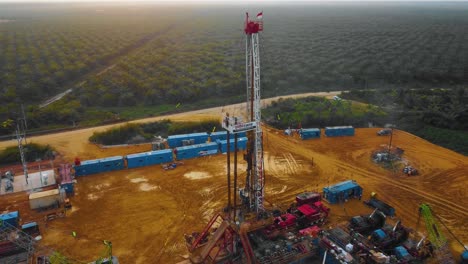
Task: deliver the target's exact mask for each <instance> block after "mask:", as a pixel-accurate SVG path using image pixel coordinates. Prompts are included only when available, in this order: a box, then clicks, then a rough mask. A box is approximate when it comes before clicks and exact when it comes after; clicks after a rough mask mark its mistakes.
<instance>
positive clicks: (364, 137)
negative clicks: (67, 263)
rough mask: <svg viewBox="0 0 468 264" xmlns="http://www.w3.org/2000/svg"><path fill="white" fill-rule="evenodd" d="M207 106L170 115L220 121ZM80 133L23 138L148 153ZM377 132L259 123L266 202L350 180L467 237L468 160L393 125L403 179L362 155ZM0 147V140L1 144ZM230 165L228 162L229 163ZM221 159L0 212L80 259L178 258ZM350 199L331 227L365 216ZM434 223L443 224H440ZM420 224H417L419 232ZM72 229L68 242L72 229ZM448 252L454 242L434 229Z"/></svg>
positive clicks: (118, 179) (216, 189)
mask: <svg viewBox="0 0 468 264" xmlns="http://www.w3.org/2000/svg"><path fill="white" fill-rule="evenodd" d="M222 111H230V112H231V113H232V111H234V109H232V108H229V107H224V108H217V109H216V110H212V109H209V110H206V111H197V112H195V113H187V114H177V115H174V116H172V117H171V118H172V119H174V120H200V119H206V118H219V114H220V112H222ZM103 129H105V127H99V128H96V129H84V130H78V131H71V132H65V133H60V134H54V135H47V136H39V137H36V138H32V140H33V141H34V142H37V143H48V144H51V145H52V146H53V147H55V148H56V149H57V150H58V151H59V152H60V153H61V154H63V155H64V157H65V159H66V160H69V161H70V162H71V161H73V159H74V157H75V156H78V157H80V158H81V159H82V160H85V159H91V158H97V157H106V156H112V155H125V154H129V153H136V152H141V151H147V150H149V148H150V147H149V146H148V145H142V146H137V147H122V148H112V149H100V148H98V147H97V146H95V145H92V144H89V143H88V141H87V138H88V137H89V136H90V135H91V134H92V132H93V130H103ZM377 130H378V129H376V128H369V129H357V130H356V135H355V136H354V137H337V138H327V137H325V136H324V135H322V138H320V139H312V140H307V141H302V140H301V139H299V138H298V137H297V136H294V137H289V136H285V135H283V133H282V132H281V131H277V130H275V129H272V128H269V127H266V126H264V131H265V135H264V148H265V169H266V181H267V182H266V185H267V187H266V201H267V203H269V204H270V203H271V204H275V205H276V206H279V207H282V208H286V207H287V206H288V205H289V204H290V203H291V202H292V201H293V200H294V197H295V194H297V193H299V192H302V191H304V190H321V189H322V188H323V187H324V186H327V185H328V184H333V183H336V182H339V181H342V180H347V179H354V180H356V181H357V182H358V183H359V184H360V185H361V186H362V187H363V188H364V195H363V198H367V197H368V196H369V194H370V193H371V192H373V191H374V192H377V193H378V196H379V197H380V198H381V199H382V200H385V201H387V202H388V203H390V204H391V205H393V206H394V207H395V209H396V214H397V217H398V218H400V219H402V223H403V224H404V225H406V226H409V227H413V228H415V229H416V227H417V220H418V205H419V204H420V203H422V202H425V203H428V204H430V205H431V206H432V208H433V210H434V211H435V212H436V213H437V214H438V215H439V216H440V218H441V219H443V221H444V222H445V223H446V225H447V226H448V227H449V228H450V229H451V231H452V232H453V233H454V234H455V235H456V236H457V237H458V238H459V239H460V240H461V241H463V242H465V243H468V242H467V241H468V227H467V226H466V223H468V211H467V210H466V208H467V206H468V202H467V200H468V199H467V198H468V191H467V188H466V187H465V186H466V184H467V182H468V178H467V175H468V158H467V157H465V156H463V155H460V154H457V153H455V152H453V151H450V150H447V149H444V148H442V147H438V146H436V145H433V144H431V143H429V142H427V141H425V140H422V139H420V138H418V137H416V136H414V135H411V134H409V133H406V132H404V131H396V132H395V134H394V140H393V143H394V145H396V146H398V147H401V148H403V149H404V150H405V153H404V156H403V157H404V158H405V159H406V160H408V161H409V162H410V164H411V165H412V166H414V167H416V168H418V169H419V171H420V174H421V175H419V176H414V177H407V176H403V175H402V174H401V173H399V171H395V172H394V171H391V170H386V169H383V168H382V167H380V166H378V165H376V164H375V163H373V162H372V161H371V159H370V155H371V152H372V151H373V150H374V149H376V148H378V147H379V146H380V145H382V144H386V143H387V142H388V139H389V138H388V137H379V136H376V131H377ZM5 145H8V144H7V143H0V148H2V147H4V146H5ZM241 154H242V153H239V161H240V163H241V164H240V165H239V181H240V183H239V186H241V187H242V186H243V182H244V178H245V172H244V170H245V163H244V162H243V160H242V157H241ZM231 161H232V159H231ZM225 175H226V155H222V154H218V155H215V156H208V157H203V158H197V159H192V160H186V161H184V164H183V165H181V166H179V167H177V168H176V169H174V170H168V171H165V170H163V169H162V167H161V166H152V167H144V168H138V169H131V170H123V171H118V172H112V173H102V174H98V175H92V176H85V177H80V178H78V183H77V184H76V185H75V189H76V195H75V196H74V197H73V198H72V199H71V202H72V204H73V210H72V211H71V212H68V214H67V216H66V217H65V218H59V219H56V220H54V221H52V222H49V224H48V225H47V227H46V226H45V225H44V224H43V221H41V219H42V216H43V215H41V214H38V213H35V212H31V211H30V210H29V209H28V201H27V194H15V195H9V196H4V197H0V210H18V209H19V210H20V213H21V216H22V220H23V221H29V220H37V221H39V223H40V224H41V230H42V232H43V237H44V238H43V241H42V242H41V244H42V245H45V246H48V247H50V248H54V249H56V250H58V251H60V252H61V253H62V254H63V255H66V256H70V257H72V258H73V259H76V260H80V261H84V262H86V261H91V260H93V259H96V258H97V257H99V255H100V254H101V253H102V252H103V251H104V246H103V244H102V240H104V239H106V240H110V241H112V244H113V253H114V255H117V256H118V257H119V260H120V261H121V263H176V262H178V261H181V260H183V259H184V255H186V254H187V251H186V248H185V246H184V239H183V234H184V233H191V232H192V231H198V230H201V229H203V227H204V225H205V224H206V223H207V221H208V220H209V218H210V217H211V216H212V215H213V214H214V213H215V212H217V211H218V210H220V209H222V208H223V206H225V205H226V202H227V197H226V192H227V191H226V186H227V183H226V176H225ZM370 211H371V210H370V209H369V208H366V207H364V206H363V205H362V203H361V202H359V201H357V200H356V201H350V202H348V203H347V204H345V206H344V207H342V206H332V212H331V214H332V215H331V217H330V221H329V222H330V224H333V223H336V222H338V221H343V220H346V219H349V216H352V215H356V214H366V213H370ZM441 228H442V227H441ZM424 229H425V226H424V222H423V221H422V220H421V223H420V224H419V226H418V230H419V231H424ZM72 231H75V232H76V233H77V237H76V238H74V237H72V235H71V232H72ZM443 232H444V234H445V235H446V236H447V238H448V239H449V241H450V245H451V248H452V250H453V251H454V252H458V253H459V252H461V250H462V249H461V246H460V245H458V244H457V243H456V242H455V240H454V239H453V238H452V237H451V236H450V235H449V234H448V232H447V231H446V230H444V229H443Z"/></svg>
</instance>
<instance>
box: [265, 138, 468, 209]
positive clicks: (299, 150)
mask: <svg viewBox="0 0 468 264" xmlns="http://www.w3.org/2000/svg"><path fill="white" fill-rule="evenodd" d="M267 133H270V135H269V136H271V137H280V136H278V135H277V134H275V133H271V132H267ZM275 142H277V144H278V145H282V147H283V148H284V149H288V150H289V151H290V152H293V153H295V154H297V155H300V156H304V157H308V156H313V157H314V159H317V160H325V159H328V160H329V161H330V160H332V164H333V165H334V166H336V167H337V168H340V169H346V170H352V171H355V172H357V173H359V174H360V175H361V176H365V177H368V178H371V179H377V180H379V181H382V182H385V183H387V184H390V185H392V186H394V187H398V188H400V189H402V190H405V191H407V192H410V193H413V194H416V195H418V196H421V197H423V198H424V199H426V200H427V201H430V202H431V203H433V204H434V205H437V206H438V207H440V208H444V209H445V210H448V209H450V210H453V212H456V213H458V214H459V215H461V216H465V217H467V216H468V212H467V211H466V210H465V208H464V207H463V206H460V205H458V204H456V203H454V202H452V201H449V200H447V199H444V198H442V197H440V196H438V195H434V194H430V193H428V192H424V191H421V190H418V189H415V188H413V187H409V186H407V185H405V184H403V183H399V182H397V181H396V180H393V179H390V178H388V177H384V176H379V175H378V174H376V173H372V172H369V171H368V170H364V169H361V168H359V167H357V166H353V165H350V164H348V163H346V162H342V161H340V160H337V159H334V158H332V157H330V156H325V155H323V154H320V153H317V152H315V151H313V150H310V149H307V148H306V147H305V146H303V145H302V146H296V147H294V148H291V145H288V144H287V143H288V142H291V139H290V138H287V140H284V139H283V140H281V139H278V140H275ZM298 145H299V144H298ZM304 154H306V155H304ZM307 154H309V155H307Z"/></svg>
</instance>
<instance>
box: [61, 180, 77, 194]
mask: <svg viewBox="0 0 468 264" xmlns="http://www.w3.org/2000/svg"><path fill="white" fill-rule="evenodd" d="M60 186H61V187H62V188H63V189H65V193H66V194H73V193H75V184H74V183H73V182H70V183H62V184H61V185H60Z"/></svg>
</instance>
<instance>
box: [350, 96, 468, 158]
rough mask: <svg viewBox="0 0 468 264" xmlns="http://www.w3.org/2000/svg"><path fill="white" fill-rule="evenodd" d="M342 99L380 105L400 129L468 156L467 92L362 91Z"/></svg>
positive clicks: (392, 122) (390, 120)
mask: <svg viewBox="0 0 468 264" xmlns="http://www.w3.org/2000/svg"><path fill="white" fill-rule="evenodd" d="M342 97H343V98H347V99H352V100H359V101H362V102H366V103H372V104H377V105H380V106H381V107H382V108H384V109H386V110H387V111H389V112H390V113H391V114H390V116H391V119H389V123H391V124H394V125H396V127H397V128H398V129H402V130H406V131H409V132H411V133H413V134H416V135H418V136H420V137H422V138H424V139H427V140H429V141H431V142H433V143H435V144H438V145H441V146H444V147H446V148H450V149H452V150H454V151H457V152H460V153H462V154H464V155H468V145H467V144H466V142H468V141H467V140H468V132H467V131H468V89H463V88H458V89H426V90H415V89H384V90H361V91H351V92H347V93H342Z"/></svg>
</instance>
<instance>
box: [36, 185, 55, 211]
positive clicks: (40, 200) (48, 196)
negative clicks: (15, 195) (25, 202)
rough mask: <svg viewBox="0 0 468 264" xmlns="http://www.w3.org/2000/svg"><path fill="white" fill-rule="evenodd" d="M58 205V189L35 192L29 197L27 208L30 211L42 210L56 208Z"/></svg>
mask: <svg viewBox="0 0 468 264" xmlns="http://www.w3.org/2000/svg"><path fill="white" fill-rule="evenodd" d="M59 204H60V192H59V190H58V189H53V190H50V191H44V192H36V193H31V194H30V195H29V207H30V208H31V209H42V208H47V207H53V206H58V205H59Z"/></svg>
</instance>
